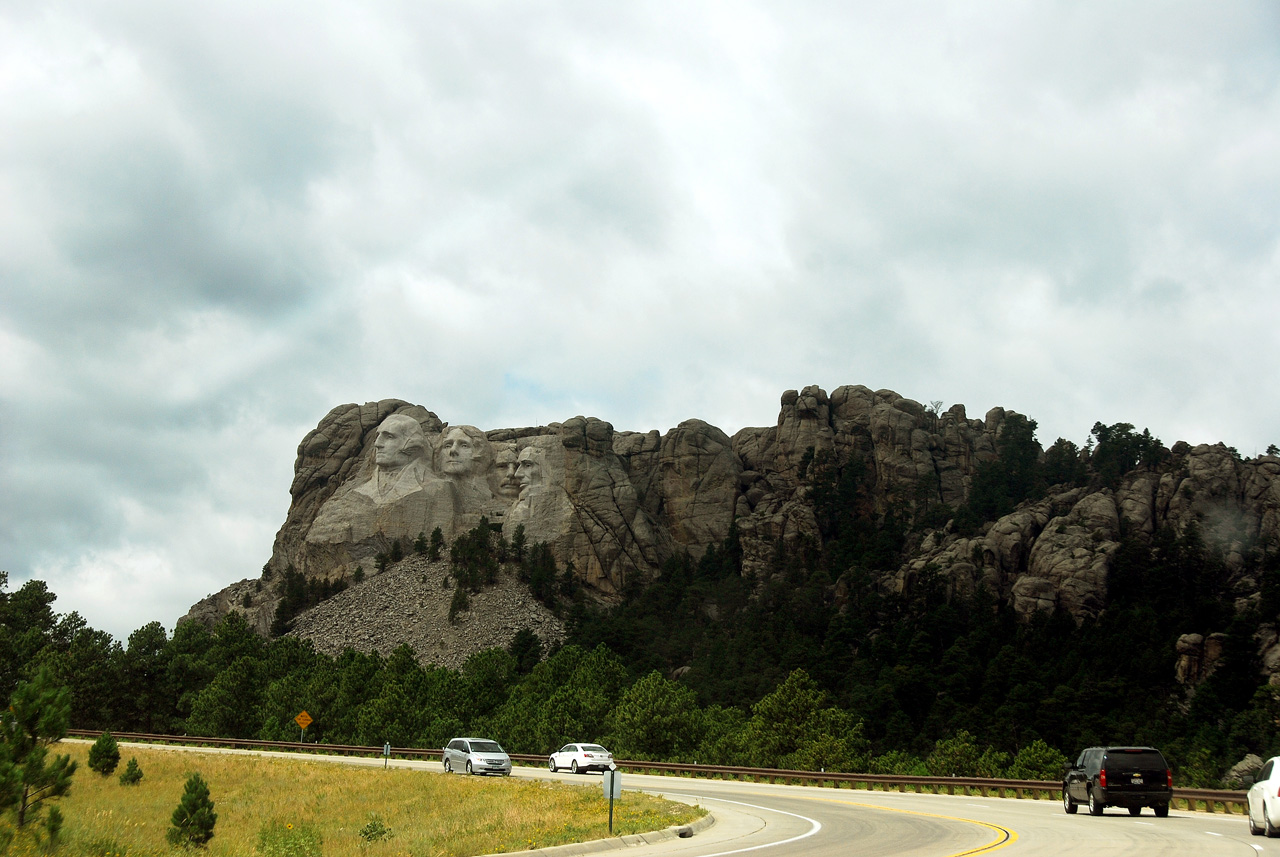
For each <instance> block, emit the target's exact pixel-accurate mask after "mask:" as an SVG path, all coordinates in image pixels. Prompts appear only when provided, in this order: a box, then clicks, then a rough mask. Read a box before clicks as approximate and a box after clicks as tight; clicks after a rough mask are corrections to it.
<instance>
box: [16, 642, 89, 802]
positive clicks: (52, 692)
mask: <svg viewBox="0 0 1280 857" xmlns="http://www.w3.org/2000/svg"><path fill="white" fill-rule="evenodd" d="M70 716H71V691H70V690H68V689H67V688H65V687H61V686H58V685H57V684H56V683H55V681H54V678H53V674H52V673H51V672H50V671H49V668H48V667H47V666H46V667H41V668H40V671H39V672H38V673H36V677H35V678H34V679H32V680H31V681H29V682H26V681H24V682H19V683H18V687H17V688H16V689H15V690H14V692H13V696H12V697H10V701H9V708H8V709H7V710H6V711H3V712H0V809H5V808H7V807H9V806H14V805H16V806H17V809H18V819H17V820H18V827H22V826H24V825H25V824H26V823H27V822H28V821H33V820H35V817H36V815H37V814H38V812H39V811H40V805H41V803H42V802H44V801H46V800H49V799H50V798H55V797H61V796H62V795H64V794H66V793H67V790H68V789H70V788H71V775H72V774H74V773H75V772H76V763H75V762H73V761H71V757H70V756H69V755H68V756H55V757H53V759H52V761H50V760H49V745H50V744H52V743H54V742H55V741H58V740H59V739H61V738H63V737H64V736H65V735H66V734H67V721H68V719H69V718H70ZM46 763H47V764H46Z"/></svg>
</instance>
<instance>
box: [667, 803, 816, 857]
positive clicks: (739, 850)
mask: <svg viewBox="0 0 1280 857" xmlns="http://www.w3.org/2000/svg"><path fill="white" fill-rule="evenodd" d="M668 794H670V792H668ZM681 797H690V798H696V799H698V800H704V801H705V800H718V801H720V802H721V803H732V804H736V805H738V806H746V807H750V808H751V809H759V810H763V811H764V812H776V813H778V814H779V815H789V816H791V817H792V818H799V819H801V820H803V821H807V822H809V824H810V825H812V826H811V827H810V828H809V830H808V831H806V832H805V833H801V834H800V835H799V836H793V837H791V838H790V839H781V840H779V841H777V842H766V843H765V844H763V845H752V846H750V847H748V848H735V849H733V850H732V851H717V852H715V853H714V854H702V855H699V857H724V855H726V854H742V853H743V852H745V851H759V850H760V849H761V848H773V847H774V846H777V845H789V844H791V843H792V842H799V841H800V840H801V839H808V838H809V837H810V836H812V835H813V834H815V833H817V832H818V831H819V830H821V829H822V822H820V821H818V820H817V819H816V818H809V817H808V816H807V815H800V814H798V813H794V812H787V811H786V810H785V809H774V808H772V807H768V806H757V805H756V804H754V803H743V802H742V801H739V800H726V799H725V798H722V797H707V796H706V795H681Z"/></svg>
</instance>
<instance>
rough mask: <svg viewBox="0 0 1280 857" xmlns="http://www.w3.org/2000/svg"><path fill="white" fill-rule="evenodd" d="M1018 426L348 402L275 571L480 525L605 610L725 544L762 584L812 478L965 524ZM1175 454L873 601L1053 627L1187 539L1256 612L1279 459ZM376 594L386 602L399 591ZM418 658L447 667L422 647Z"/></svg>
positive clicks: (1067, 491)
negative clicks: (596, 414)
mask: <svg viewBox="0 0 1280 857" xmlns="http://www.w3.org/2000/svg"><path fill="white" fill-rule="evenodd" d="M1012 416H1014V413H1013V412H1012V411H1006V410H1005V409H1003V408H993V409H991V410H989V411H988V412H987V413H986V414H985V415H984V416H983V418H982V419H970V418H969V417H968V416H967V414H966V411H965V408H964V406H963V405H954V406H952V407H951V408H950V409H949V410H946V411H942V410H941V409H940V408H937V407H933V408H927V407H925V406H923V405H921V404H920V403H918V402H915V401H912V400H910V399H906V398H903V397H902V396H899V395H898V394H896V393H894V392H892V391H890V390H876V391H873V390H870V389H868V388H866V387H862V386H845V387H839V388H837V389H836V390H835V391H833V392H832V393H831V394H830V395H828V394H827V393H826V392H825V391H823V390H821V389H820V388H818V387H813V386H811V387H806V388H804V389H803V390H799V391H796V390H791V391H787V392H786V393H784V394H783V395H782V399H781V408H780V411H779V415H778V420H777V424H776V425H774V426H769V427H760V428H744V429H742V430H741V431H738V432H737V433H736V434H735V435H734V436H733V437H729V436H727V435H726V434H725V433H724V432H722V431H721V430H720V429H718V428H716V427H715V426H712V425H709V424H708V423H706V422H703V421H701V420H696V419H691V420H687V421H685V422H682V423H681V424H680V425H678V426H676V427H675V428H673V429H671V430H670V431H668V432H667V433H665V434H660V433H659V432H658V431H648V432H623V431H615V430H614V427H613V426H612V425H611V424H610V423H608V422H605V421H603V420H600V419H596V418H593V417H581V416H578V417H573V418H571V419H567V420H565V421H564V422H563V423H551V424H549V425H546V426H536V427H528V428H514V429H496V430H490V431H487V432H482V431H480V430H478V429H475V428H473V427H470V426H453V427H451V426H448V425H447V424H446V423H444V422H443V421H441V420H440V418H439V417H437V416H436V415H435V414H434V413H432V412H431V411H428V410H426V409H425V408H423V407H421V406H418V405H414V404H411V403H408V402H404V401H400V400H395V399H390V400H384V401H380V402H371V403H367V404H364V405H354V404H351V405H342V406H340V407H337V408H334V409H333V410H332V411H331V412H330V413H329V414H328V415H326V416H325V417H324V419H322V420H321V421H320V423H319V425H318V426H317V427H316V429H315V430H314V431H312V432H310V433H309V434H308V435H307V436H306V437H305V438H304V439H303V441H302V443H301V444H300V445H299V447H298V457H297V460H296V462H295V467H294V472H295V476H294V480H293V484H292V485H291V487H290V491H291V494H292V497H293V502H292V504H291V506H290V509H289V512H288V516H287V518H286V520H285V522H284V524H283V526H282V527H281V528H280V531H279V532H278V534H277V536H276V540H275V546H274V550H273V553H272V557H271V560H270V562H269V563H268V568H267V573H268V574H274V575H277V576H279V575H281V574H283V573H284V572H285V571H286V570H287V569H289V568H292V569H295V570H296V571H298V572H301V573H302V574H303V575H305V576H306V577H308V578H321V579H336V578H346V579H348V580H350V579H353V577H354V575H355V571H356V569H357V567H360V568H361V569H362V570H363V571H364V572H365V573H370V572H372V570H373V568H374V566H375V564H376V563H377V561H378V557H379V556H383V557H385V556H387V555H388V554H389V553H391V552H392V550H393V546H394V544H395V542H397V541H398V542H399V543H400V545H401V547H402V549H403V550H404V551H405V552H406V553H407V552H408V549H409V546H410V545H411V543H412V542H413V541H414V539H415V538H417V537H418V536H419V535H420V534H422V535H427V536H429V535H430V533H431V532H432V530H433V529H435V528H439V529H440V530H441V533H442V534H443V535H444V536H445V537H446V538H447V539H452V538H454V537H456V536H457V535H458V534H460V533H462V532H464V531H467V530H469V529H471V528H473V527H475V526H476V524H477V523H478V522H479V521H480V519H481V518H482V517H484V518H485V519H487V520H488V521H489V522H490V524H491V525H493V526H494V527H496V528H500V529H501V530H502V532H503V534H504V535H505V536H506V537H508V538H510V537H511V536H512V533H513V532H514V530H515V528H516V527H517V526H521V527H523V528H524V532H525V535H526V538H527V539H528V540H529V541H530V542H533V541H540V542H545V543H546V544H547V545H549V546H550V548H551V550H552V552H553V554H554V556H555V557H556V560H557V562H558V563H559V565H560V567H561V568H572V570H573V573H574V574H576V575H577V577H578V578H579V580H580V581H581V582H582V583H583V584H584V585H585V587H586V589H587V591H588V592H590V593H592V594H593V595H594V597H595V598H596V599H598V600H600V601H604V602H608V601H611V600H614V599H616V598H617V597H618V595H619V593H620V592H621V591H622V588H623V586H624V585H626V583H627V582H628V581H630V580H633V579H637V578H639V579H641V580H647V579H652V578H654V577H655V576H657V575H658V574H660V569H661V567H662V564H663V562H664V561H665V560H667V559H668V558H670V557H672V556H673V555H675V554H676V553H678V552H688V553H689V554H690V555H692V556H694V557H698V556H701V555H702V553H703V552H705V550H706V549H707V548H708V547H709V546H711V545H718V544H720V543H721V542H722V541H723V540H724V539H725V538H726V536H727V535H728V534H729V531H730V527H731V526H732V525H736V528H737V532H738V536H739V538H740V542H741V547H742V552H743V572H744V574H747V575H753V576H755V577H757V578H759V577H760V576H761V575H764V574H767V573H768V572H769V570H770V568H771V566H772V562H773V560H774V558H775V557H776V556H778V555H779V552H781V553H783V554H786V553H787V552H791V551H797V550H800V549H803V548H804V547H805V546H806V545H811V546H816V545H820V544H821V539H822V534H821V530H820V528H819V522H818V518H817V515H816V510H815V504H814V501H813V498H812V496H811V493H812V491H813V479H812V468H813V467H814V466H815V463H816V462H818V461H822V460H831V461H837V462H844V461H848V460H850V459H853V458H856V459H858V460H859V461H861V462H862V464H863V467H864V469H865V472H866V492H865V493H866V496H867V497H868V498H869V500H868V502H869V503H870V504H871V506H870V510H869V511H870V512H871V513H872V514H875V513H877V512H879V513H883V512H884V511H886V510H887V509H889V508H893V509H895V510H898V512H899V513H902V511H903V510H905V513H906V514H907V515H908V516H915V515H916V514H917V513H922V511H923V510H925V509H928V508H935V509H936V508H939V507H941V506H946V507H950V508H952V509H955V508H958V507H960V506H961V505H962V504H963V503H964V502H965V501H966V499H967V497H968V494H969V491H970V487H971V485H972V482H973V478H974V475H975V474H976V473H977V471H978V468H979V467H980V466H981V465H982V464H983V463H984V462H988V461H992V460H994V459H995V458H996V457H997V441H998V439H999V438H1000V434H1001V431H1002V428H1003V427H1004V426H1005V425H1006V423H1007V422H1008V420H1009V419H1010V418H1011V417H1012ZM1166 452H1167V455H1165V457H1164V459H1163V461H1162V463H1161V464H1160V465H1158V466H1151V467H1142V468H1139V469H1137V470H1134V471H1133V472H1131V473H1129V474H1127V475H1125V476H1124V477H1123V479H1121V480H1120V482H1119V483H1118V484H1116V485H1114V487H1110V488H1108V487H1098V486H1094V487H1063V486H1060V487H1059V488H1057V489H1051V490H1050V491H1049V492H1048V493H1047V495H1046V496H1044V497H1043V498H1041V499H1037V500H1034V501H1029V502H1027V503H1024V504H1022V505H1021V506H1020V507H1018V508H1017V509H1016V510H1014V511H1013V512H1012V513H1010V514H1008V515H1006V516H1004V517H1002V518H1000V519H999V520H996V521H991V522H988V523H986V524H984V525H983V526H982V527H981V528H980V529H979V531H978V532H977V533H973V534H961V533H958V532H956V531H955V530H954V529H953V525H952V524H947V525H946V526H944V527H941V528H937V529H932V530H924V531H922V532H918V533H917V534H916V535H915V536H913V538H912V539H911V540H910V541H909V543H908V548H907V549H906V550H905V551H904V553H903V555H902V557H901V565H900V567H898V568H897V569H896V570H894V571H891V572H887V573H886V574H885V577H884V580H883V586H884V587H885V588H887V589H889V590H896V591H907V590H909V589H910V588H911V587H912V586H913V585H914V584H915V581H916V580H917V579H919V578H920V577H921V575H922V574H925V573H926V572H928V573H929V574H930V575H939V576H940V578H941V579H942V580H943V581H944V582H945V583H946V584H947V586H948V587H949V589H950V591H952V592H954V593H956V594H961V595H963V594H968V593H972V592H973V591H975V590H976V589H977V588H978V587H979V586H982V587H985V589H986V590H987V591H989V592H991V593H992V594H993V595H995V596H996V597H998V598H1000V599H1002V600H1005V601H1006V602H1008V603H1009V604H1011V605H1012V606H1013V607H1014V608H1015V609H1016V610H1017V611H1018V613H1020V614H1022V615H1023V616H1030V615H1031V614H1033V613H1035V612H1036V611H1042V610H1049V609H1062V610H1066V611H1068V612H1069V613H1071V614H1072V615H1074V616H1076V617H1077V618H1083V617H1086V616H1093V615H1097V614H1098V613H1099V612H1100V611H1102V610H1103V609H1105V607H1106V593H1107V575H1108V570H1109V568H1110V566H1111V563H1112V561H1113V558H1114V556H1115V554H1116V551H1117V549H1118V548H1119V546H1120V544H1121V539H1122V537H1123V535H1124V534H1126V533H1127V534H1139V535H1140V536H1151V535H1153V534H1154V533H1156V532H1157V531H1158V530H1160V529H1161V528H1165V527H1172V528H1173V529H1174V530H1176V531H1179V532H1181V531H1184V530H1185V529H1186V528H1187V527H1189V526H1192V525H1193V524H1194V525H1195V526H1196V527H1198V528H1199V531H1200V533H1201V535H1202V536H1203V538H1204V539H1205V541H1206V543H1207V544H1210V545H1212V546H1213V548H1214V549H1215V550H1217V551H1219V552H1220V554H1221V556H1222V557H1223V558H1224V562H1225V563H1226V564H1227V567H1228V569H1229V570H1230V571H1231V572H1232V574H1234V575H1235V578H1234V579H1233V586H1234V587H1235V592H1236V595H1237V597H1238V599H1239V602H1238V605H1237V606H1238V607H1240V608H1241V609H1243V608H1244V607H1246V606H1248V605H1249V604H1251V603H1256V601H1257V598H1258V592H1259V589H1260V582H1259V581H1257V580H1254V579H1252V577H1250V573H1249V564H1248V563H1247V562H1246V557H1247V555H1248V553H1249V551H1250V550H1251V549H1252V548H1253V547H1254V546H1256V545H1268V544H1269V545H1272V546H1275V545H1280V458H1277V457H1274V456H1263V457H1259V458H1257V459H1252V460H1245V459H1241V457H1240V456H1239V455H1237V454H1235V452H1234V451H1233V450H1230V449H1228V448H1227V447H1225V446H1222V445H1221V444H1217V445H1207V444H1206V445H1200V446H1196V447H1191V446H1190V445H1188V444H1186V443H1178V444H1175V445H1174V446H1173V447H1172V448H1171V449H1170V450H1167V451H1166ZM264 579H266V576H265V575H264ZM379 579H383V580H384V586H385V585H386V584H385V581H387V580H391V579H393V578H389V577H388V576H387V575H381V576H379ZM365 586H368V583H366V584H364V585H362V587H360V588H363V587H365ZM237 587H238V588H237ZM249 588H253V590H254V591H253V592H250V591H249ZM259 590H265V591H259ZM352 591H354V588H353V590H352ZM369 591H372V590H369ZM352 597H353V596H352V595H349V594H347V593H344V594H343V596H339V597H338V598H335V599H333V600H332V602H331V603H330V604H326V605H322V606H321V608H317V611H331V610H337V609H340V608H341V606H342V604H343V603H345V600H344V599H346V600H349V599H350V598H352ZM229 610H241V611H243V612H245V613H246V616H247V618H249V619H250V621H251V624H253V625H254V627H257V628H259V629H260V630H261V629H265V628H266V627H268V626H269V624H270V614H271V612H272V611H273V610H274V602H273V601H272V596H271V593H270V588H269V587H259V586H258V585H257V582H251V581H242V582H241V583H239V584H235V585H233V587H230V588H229V589H228V590H226V591H225V592H224V593H219V594H217V595H215V596H211V598H210V599H206V601H205V602H201V604H200V605H197V607H196V608H193V612H192V614H190V615H191V616H192V617H193V618H197V617H198V618H202V619H205V620H209V619H210V618H213V617H216V616H217V615H220V614H222V613H225V612H227V611H229ZM304 618H305V619H306V622H308V623H309V622H311V621H312V618H311V617H304ZM1271 618H1272V619H1274V618H1276V617H1271ZM299 627H301V625H300V626H299ZM307 627H312V626H310V625H307ZM315 627H324V628H328V630H321V631H315V632H309V633H312V635H313V636H314V637H315V638H316V639H320V638H321V637H332V638H333V639H343V640H346V639H347V638H346V637H342V636H341V635H340V634H339V633H338V632H337V631H336V630H334V628H335V627H336V626H332V625H330V626H315ZM1217 630H1220V629H1211V628H1205V629H1190V628H1189V629H1186V631H1187V633H1188V634H1204V635H1209V634H1212V633H1213V632H1214V631H1217ZM351 639H352V641H356V642H358V639H357V638H351ZM1188 645H1189V643H1188ZM1260 645H1262V643H1261V642H1260ZM1265 647H1266V648H1268V651H1269V660H1268V663H1271V664H1274V665H1276V666H1277V667H1280V642H1278V641H1277V640H1276V638H1275V635H1274V634H1273V635H1272V637H1271V638H1269V641H1268V642H1267V643H1266V646H1265ZM415 648H416V649H417V650H418V651H419V652H420V654H421V655H422V656H423V657H424V658H427V659H436V658H437V657H438V655H436V654H432V652H433V651H435V650H433V649H432V648H431V645H429V644H426V643H424V644H423V646H421V647H418V646H415ZM1270 649H1274V650H1275V651H1274V652H1271V651H1270ZM1184 655H1185V657H1187V663H1186V664H1185V670H1184V672H1185V673H1186V675H1187V677H1188V680H1190V681H1194V680H1195V679H1196V678H1197V677H1198V676H1199V675H1200V674H1201V673H1202V667H1198V666H1195V665H1193V663H1192V661H1193V660H1195V658H1196V657H1201V656H1199V655H1196V656H1193V653H1191V652H1190V651H1188V652H1186V653H1184ZM1201 663H1203V661H1201Z"/></svg>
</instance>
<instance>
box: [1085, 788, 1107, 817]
mask: <svg viewBox="0 0 1280 857" xmlns="http://www.w3.org/2000/svg"><path fill="white" fill-rule="evenodd" d="M1106 806H1107V805H1106V804H1104V803H1103V802H1102V801H1100V800H1098V796H1097V795H1096V794H1094V793H1093V789H1089V814H1090V815H1102V810H1103V809H1105V808H1106Z"/></svg>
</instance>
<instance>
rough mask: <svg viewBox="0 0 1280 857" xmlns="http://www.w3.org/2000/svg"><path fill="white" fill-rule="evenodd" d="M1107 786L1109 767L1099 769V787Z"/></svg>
mask: <svg viewBox="0 0 1280 857" xmlns="http://www.w3.org/2000/svg"><path fill="white" fill-rule="evenodd" d="M1106 787H1107V769H1106V768H1103V769H1102V770H1100V771H1098V788H1102V789H1105V788H1106Z"/></svg>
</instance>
